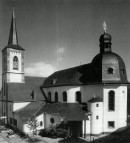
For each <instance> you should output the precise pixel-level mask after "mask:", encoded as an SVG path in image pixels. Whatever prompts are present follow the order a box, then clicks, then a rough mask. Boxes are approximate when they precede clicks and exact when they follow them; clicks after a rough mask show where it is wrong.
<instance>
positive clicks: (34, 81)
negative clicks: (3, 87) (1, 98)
mask: <svg viewBox="0 0 130 143" xmlns="http://www.w3.org/2000/svg"><path fill="white" fill-rule="evenodd" d="M44 80H45V78H43V77H30V76H25V83H8V87H7V88H8V100H9V101H30V100H32V96H31V95H32V94H33V92H34V93H35V97H36V98H35V99H34V100H45V98H44V95H43V94H42V92H41V89H40V87H41V85H42V84H43V82H44Z"/></svg>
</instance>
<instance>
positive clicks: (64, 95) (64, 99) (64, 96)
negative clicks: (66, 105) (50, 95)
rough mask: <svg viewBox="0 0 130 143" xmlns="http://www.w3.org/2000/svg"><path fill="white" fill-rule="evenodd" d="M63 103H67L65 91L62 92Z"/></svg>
mask: <svg viewBox="0 0 130 143" xmlns="http://www.w3.org/2000/svg"><path fill="white" fill-rule="evenodd" d="M63 101H64V102H67V92H66V91H64V92H63Z"/></svg>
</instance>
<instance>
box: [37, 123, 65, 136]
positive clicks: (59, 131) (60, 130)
mask: <svg viewBox="0 0 130 143" xmlns="http://www.w3.org/2000/svg"><path fill="white" fill-rule="evenodd" d="M39 135H40V136H42V137H52V138H57V137H62V138H64V137H66V136H67V126H66V125H64V124H63V123H62V124H58V125H56V126H53V127H49V128H46V129H42V130H41V131H40V132H39Z"/></svg>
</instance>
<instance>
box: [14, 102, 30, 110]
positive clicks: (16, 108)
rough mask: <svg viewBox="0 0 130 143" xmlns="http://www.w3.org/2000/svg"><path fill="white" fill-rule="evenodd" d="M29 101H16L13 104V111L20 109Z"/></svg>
mask: <svg viewBox="0 0 130 143" xmlns="http://www.w3.org/2000/svg"><path fill="white" fill-rule="evenodd" d="M29 103H30V102H18V103H14V104H13V111H16V110H18V109H22V108H24V107H25V106H27V105H28V104H29Z"/></svg>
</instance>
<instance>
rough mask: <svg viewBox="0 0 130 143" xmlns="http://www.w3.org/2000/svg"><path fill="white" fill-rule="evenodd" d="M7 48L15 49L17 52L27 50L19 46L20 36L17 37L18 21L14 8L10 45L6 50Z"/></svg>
mask: <svg viewBox="0 0 130 143" xmlns="http://www.w3.org/2000/svg"><path fill="white" fill-rule="evenodd" d="M6 48H11V49H15V50H23V51H24V50H25V49H23V48H22V47H21V46H19V44H18V35H17V28H16V19H15V14H14V8H13V11H12V19H11V26H10V33H9V40H8V45H7V46H6V47H5V48H4V49H6ZM4 49H3V50H4ZM3 50H2V51H3Z"/></svg>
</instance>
